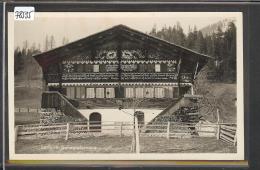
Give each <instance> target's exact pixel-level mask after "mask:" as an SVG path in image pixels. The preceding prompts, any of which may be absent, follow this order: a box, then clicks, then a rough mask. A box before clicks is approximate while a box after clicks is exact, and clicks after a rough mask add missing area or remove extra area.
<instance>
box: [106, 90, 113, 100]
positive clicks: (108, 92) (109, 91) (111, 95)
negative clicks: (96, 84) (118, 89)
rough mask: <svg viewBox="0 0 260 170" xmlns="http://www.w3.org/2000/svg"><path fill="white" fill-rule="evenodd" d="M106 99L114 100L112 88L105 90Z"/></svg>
mask: <svg viewBox="0 0 260 170" xmlns="http://www.w3.org/2000/svg"><path fill="white" fill-rule="evenodd" d="M106 98H115V89H114V88H106Z"/></svg>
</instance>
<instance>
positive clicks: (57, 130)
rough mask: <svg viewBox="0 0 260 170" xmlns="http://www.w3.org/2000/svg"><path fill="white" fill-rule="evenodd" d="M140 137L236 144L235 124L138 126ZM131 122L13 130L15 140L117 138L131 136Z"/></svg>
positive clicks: (54, 125)
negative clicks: (203, 139)
mask: <svg viewBox="0 0 260 170" xmlns="http://www.w3.org/2000/svg"><path fill="white" fill-rule="evenodd" d="M138 129H139V134H140V136H151V137H153V136H154V137H165V138H167V139H170V138H175V137H177V138H189V137H217V139H220V140H222V141H224V142H227V143H231V144H234V145H235V144H236V125H235V124H195V123H183V122H182V123H179V122H165V123H160V124H140V125H139V128H138ZM133 130H134V124H133V122H71V123H55V124H51V125H41V124H30V125H18V126H16V127H15V137H16V138H15V140H17V139H19V138H29V139H31V138H64V139H65V140H68V139H69V138H77V137H89V136H101V135H119V136H132V135H133Z"/></svg>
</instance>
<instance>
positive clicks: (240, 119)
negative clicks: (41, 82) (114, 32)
mask: <svg viewBox="0 0 260 170" xmlns="http://www.w3.org/2000/svg"><path fill="white" fill-rule="evenodd" d="M88 14H91V17H102V15H103V16H104V13H102V12H98V13H97V12H95V13H89V12H87V13H76V12H74V13H73V12H66V13H54V12H52V13H36V14H35V17H36V18H35V19H37V16H39V15H40V16H42V17H50V16H51V17H57V18H59V17H64V16H66V17H83V18H84V17H86V16H88ZM105 15H106V16H108V15H109V16H111V17H124V16H128V17H129V15H130V16H135V17H136V16H138V17H141V16H142V17H143V16H146V17H155V16H160V15H162V16H167V17H169V16H172V17H175V16H181V17H201V18H203V17H211V16H212V17H213V16H215V17H217V16H226V17H234V18H235V19H236V26H237V153H170V154H167V153H166V154H165V153H152V154H150V153H140V154H134V153H129V154H121V153H120V154H15V141H14V69H13V66H14V19H13V18H14V17H13V13H8V68H9V69H8V71H9V73H8V74H9V75H8V87H9V88H8V94H9V99H8V100H9V155H10V160H244V92H243V89H244V88H243V24H242V23H243V22H242V12H167V13H164V12H124V13H122V12H121V13H120V12H109V13H108V12H106V13H105Z"/></svg>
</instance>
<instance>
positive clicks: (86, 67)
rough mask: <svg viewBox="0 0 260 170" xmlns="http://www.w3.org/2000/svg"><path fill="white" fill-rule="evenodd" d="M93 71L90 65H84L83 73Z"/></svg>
mask: <svg viewBox="0 0 260 170" xmlns="http://www.w3.org/2000/svg"><path fill="white" fill-rule="evenodd" d="M92 71H93V66H92V65H91V64H85V72H87V73H90V72H92Z"/></svg>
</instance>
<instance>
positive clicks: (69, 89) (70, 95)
mask: <svg viewBox="0 0 260 170" xmlns="http://www.w3.org/2000/svg"><path fill="white" fill-rule="evenodd" d="M66 91H67V92H66V94H67V97H68V98H70V99H74V98H75V88H74V87H67V88H66Z"/></svg>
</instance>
